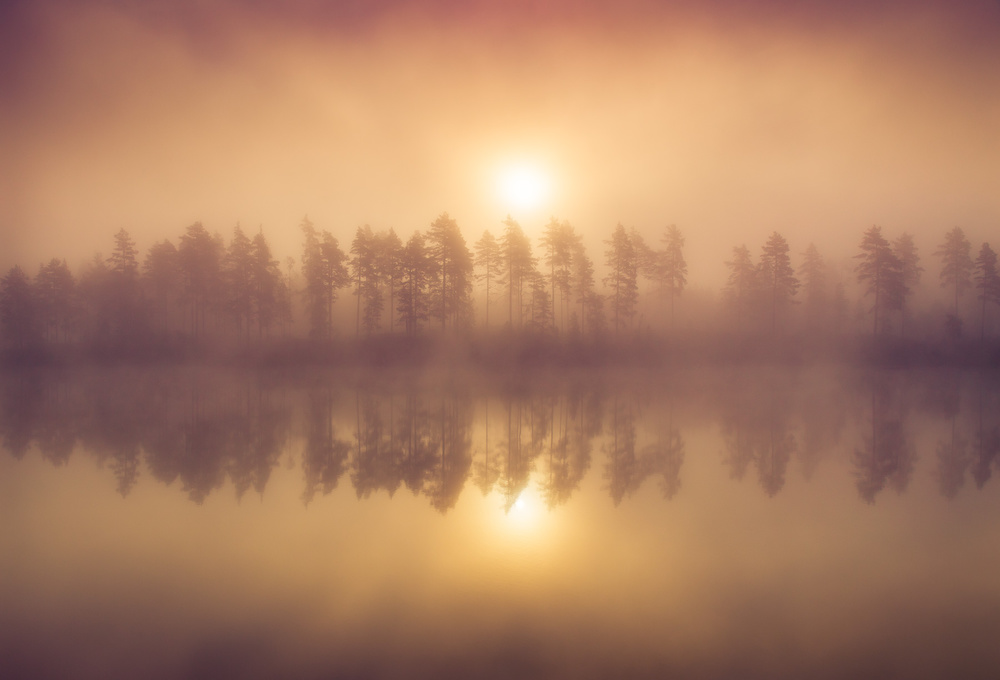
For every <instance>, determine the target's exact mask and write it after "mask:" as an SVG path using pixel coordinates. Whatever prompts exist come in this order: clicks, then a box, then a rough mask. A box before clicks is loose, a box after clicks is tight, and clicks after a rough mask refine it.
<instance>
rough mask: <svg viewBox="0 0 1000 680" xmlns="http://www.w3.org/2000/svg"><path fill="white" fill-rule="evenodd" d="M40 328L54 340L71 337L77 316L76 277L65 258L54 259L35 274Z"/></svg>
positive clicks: (45, 336)
mask: <svg viewBox="0 0 1000 680" xmlns="http://www.w3.org/2000/svg"><path fill="white" fill-rule="evenodd" d="M34 288H35V300H36V302H37V305H38V321H39V328H40V331H41V333H42V335H43V337H44V338H45V339H46V340H48V341H51V342H58V341H59V340H64V341H65V340H68V339H69V337H70V333H71V331H72V328H73V322H74V318H75V316H76V299H75V298H76V281H75V280H74V279H73V274H72V273H71V272H70V270H69V267H68V266H66V260H57V259H54V258H53V259H52V260H51V261H49V263H48V264H43V265H42V266H41V267H40V268H39V270H38V276H36V277H35V284H34Z"/></svg>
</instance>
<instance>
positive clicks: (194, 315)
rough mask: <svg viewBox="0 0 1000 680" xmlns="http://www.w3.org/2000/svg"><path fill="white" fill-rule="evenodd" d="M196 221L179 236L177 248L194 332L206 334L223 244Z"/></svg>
mask: <svg viewBox="0 0 1000 680" xmlns="http://www.w3.org/2000/svg"><path fill="white" fill-rule="evenodd" d="M220 241H221V239H218V240H217V239H215V238H212V236H211V235H209V233H208V231H207V230H206V229H205V227H204V226H202V224H201V222H195V223H194V224H192V225H191V226H190V227H188V228H187V231H186V232H185V233H184V235H183V236H181V238H180V246H178V248H177V255H178V261H179V263H180V271H181V280H182V286H183V288H182V291H183V292H182V297H181V299H182V301H183V302H185V303H186V304H187V305H188V314H189V319H190V324H191V325H190V327H191V334H192V335H193V336H194V337H195V338H201V337H204V335H205V332H206V322H207V319H208V315H209V313H210V312H212V311H214V310H215V309H216V307H217V304H218V294H219V291H220V289H221V287H222V286H221V285H220V283H221V279H222V255H223V245H222V243H221V242H220Z"/></svg>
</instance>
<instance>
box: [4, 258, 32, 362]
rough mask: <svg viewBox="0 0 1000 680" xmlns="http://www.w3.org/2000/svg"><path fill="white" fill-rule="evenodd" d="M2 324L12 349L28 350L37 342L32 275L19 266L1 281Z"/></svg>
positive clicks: (5, 336) (12, 269)
mask: <svg viewBox="0 0 1000 680" xmlns="http://www.w3.org/2000/svg"><path fill="white" fill-rule="evenodd" d="M0 325H2V326H3V332H4V339H5V340H6V342H7V344H8V345H9V346H11V347H14V348H17V349H25V348H27V347H29V346H31V345H32V344H33V343H34V342H35V341H36V339H37V335H38V319H37V306H36V304H35V295H34V291H33V290H32V287H31V282H30V281H29V280H28V275H27V274H25V273H24V270H23V269H21V268H20V267H18V266H16V265H15V266H14V267H12V268H11V270H10V271H9V272H7V275H6V276H4V277H3V279H0Z"/></svg>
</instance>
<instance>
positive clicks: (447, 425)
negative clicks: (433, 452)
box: [425, 394, 472, 512]
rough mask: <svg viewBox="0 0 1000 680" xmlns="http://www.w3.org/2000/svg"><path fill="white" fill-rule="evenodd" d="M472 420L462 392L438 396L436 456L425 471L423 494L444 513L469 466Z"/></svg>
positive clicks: (453, 498) (461, 484) (470, 463)
mask: <svg viewBox="0 0 1000 680" xmlns="http://www.w3.org/2000/svg"><path fill="white" fill-rule="evenodd" d="M471 422H472V407H471V404H470V400H469V399H468V398H467V397H465V396H464V395H456V394H449V395H447V396H445V395H444V394H442V395H441V397H440V406H439V411H438V423H436V425H437V428H435V430H436V431H437V432H439V433H440V436H439V437H438V438H437V439H436V440H435V444H436V446H435V448H437V449H438V451H439V455H438V459H437V461H436V462H435V465H433V466H432V467H431V468H430V470H429V471H428V476H427V484H426V488H425V493H426V494H427V496H428V497H430V499H431V505H432V506H434V508H435V509H437V510H440V511H441V512H445V511H447V510H449V509H451V508H452V507H454V505H455V502H456V501H457V500H458V496H459V494H460V493H461V492H462V487H464V486H465V480H466V479H467V478H468V476H469V470H470V469H471V467H472V440H471V437H470V435H469V429H470V428H469V426H470V424H471Z"/></svg>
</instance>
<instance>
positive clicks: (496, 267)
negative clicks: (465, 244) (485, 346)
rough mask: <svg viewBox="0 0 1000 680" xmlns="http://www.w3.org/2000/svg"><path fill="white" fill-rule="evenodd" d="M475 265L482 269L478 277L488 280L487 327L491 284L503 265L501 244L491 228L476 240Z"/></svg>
mask: <svg viewBox="0 0 1000 680" xmlns="http://www.w3.org/2000/svg"><path fill="white" fill-rule="evenodd" d="M473 265H474V266H475V267H476V268H477V269H479V270H480V273H479V274H477V276H476V278H477V279H478V280H480V281H485V282H486V327H487V328H489V325H490V296H491V294H490V284H491V283H492V282H493V281H495V280H496V279H497V277H498V276H499V273H500V268H501V267H502V266H503V256H502V255H501V253H500V244H499V243H497V240H496V238H494V236H493V234H491V233H490V231H489V230H486V231H484V232H483V235H482V237H480V239H479V240H478V241H476V246H475V258H474V259H473Z"/></svg>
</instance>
